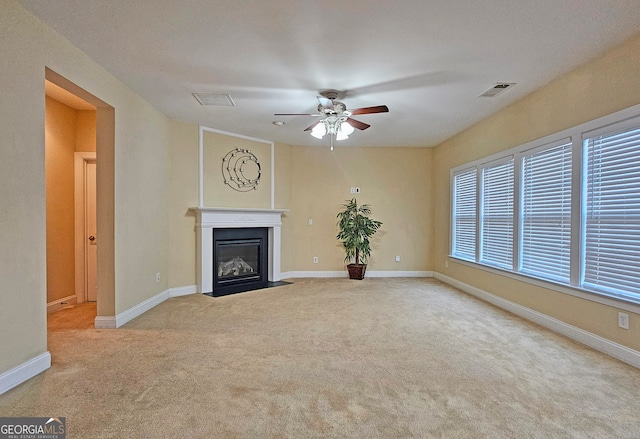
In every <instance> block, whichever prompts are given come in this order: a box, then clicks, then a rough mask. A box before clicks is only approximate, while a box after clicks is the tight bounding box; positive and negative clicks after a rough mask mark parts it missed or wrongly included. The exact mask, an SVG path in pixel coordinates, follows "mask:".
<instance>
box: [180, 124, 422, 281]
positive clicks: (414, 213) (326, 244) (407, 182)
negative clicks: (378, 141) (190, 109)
mask: <svg viewBox="0 0 640 439" xmlns="http://www.w3.org/2000/svg"><path fill="white" fill-rule="evenodd" d="M206 135H210V138H209V139H208V140H207V141H206V142H205V145H210V146H209V148H210V149H211V150H210V151H209V152H208V153H207V152H206V149H205V168H207V167H209V168H210V171H213V172H210V173H211V174H212V175H210V176H208V177H206V178H205V185H206V186H208V187H209V190H210V192H212V193H213V192H215V193H216V195H215V197H214V196H211V197H209V198H207V197H206V196H205V206H207V207H261V208H268V207H269V200H270V198H269V197H270V195H269V193H268V192H267V193H266V194H262V195H261V194H260V193H258V194H257V195H258V196H257V197H256V196H255V195H256V194H253V193H248V194H245V193H239V192H236V191H233V190H232V189H230V188H228V187H226V186H225V185H224V183H223V182H222V179H221V177H220V170H219V168H220V161H221V159H222V157H223V156H224V154H226V152H227V151H228V150H229V149H230V148H231V147H236V146H237V147H241V148H248V149H251V150H252V152H255V153H256V155H257V156H258V155H259V154H260V155H259V159H260V161H261V163H262V166H263V170H265V168H267V171H266V172H264V173H263V181H262V183H261V184H260V186H261V187H262V186H264V189H265V190H267V191H268V190H269V187H270V179H269V177H268V176H269V170H270V169H269V168H270V146H269V145H266V144H260V143H256V142H252V141H247V140H244V139H238V138H235V137H229V136H225V135H220V134H217V133H206ZM213 140H215V142H214V141H213ZM207 142H208V143H207ZM170 144H171V182H172V184H171V197H170V199H171V201H170V214H169V215H170V224H171V233H170V236H171V238H170V242H171V245H170V247H171V249H172V252H171V253H170V270H171V271H170V273H171V274H170V286H171V287H182V286H189V285H194V284H195V283H196V279H195V254H196V238H195V217H194V215H193V214H192V213H191V212H189V208H190V207H194V206H197V204H198V127H197V126H196V125H193V124H188V123H184V122H177V121H172V123H171V142H170ZM220 145H222V146H220ZM230 145H232V146H230ZM431 153H432V151H431V149H428V148H350V147H348V146H346V145H345V146H343V147H341V146H338V147H336V149H335V151H333V152H331V151H330V150H329V148H311V147H300V146H290V145H284V144H275V146H274V164H275V166H274V167H275V175H274V177H275V181H274V188H275V189H274V192H275V197H274V206H275V207H276V208H281V209H290V211H289V212H288V213H286V214H285V215H283V217H282V260H281V269H282V271H283V272H288V271H340V270H344V251H343V249H342V247H341V246H340V243H339V242H338V241H337V240H336V239H335V236H336V234H337V228H336V215H337V213H338V210H339V209H340V206H341V204H342V203H344V202H345V201H346V200H348V199H350V198H351V197H352V196H353V195H351V194H350V192H349V188H350V187H351V186H358V187H360V189H361V193H360V194H358V195H357V199H358V200H359V201H360V202H361V203H368V204H370V205H371V207H372V208H373V213H374V218H376V219H379V220H380V221H382V222H383V223H384V225H383V227H382V229H381V231H380V233H379V234H378V235H377V236H376V237H375V238H374V240H373V253H372V258H371V260H370V268H371V269H372V270H383V271H427V270H430V267H431V261H430V259H429V256H430V251H429V247H430V245H431V241H432V239H433V226H432V219H431V218H432V216H431V210H430V207H429V206H430V204H431V198H432V196H433V194H432V191H433V188H432V185H431V173H432V165H431V162H432V159H431ZM206 172H207V171H205V175H206ZM205 189H206V188H205ZM205 192H206V191H205ZM310 218H311V219H312V220H313V225H312V226H309V225H308V220H309V219H310ZM396 255H398V256H400V257H401V261H400V262H395V256H396ZM314 256H318V259H319V263H318V264H314V263H313V257H314Z"/></svg>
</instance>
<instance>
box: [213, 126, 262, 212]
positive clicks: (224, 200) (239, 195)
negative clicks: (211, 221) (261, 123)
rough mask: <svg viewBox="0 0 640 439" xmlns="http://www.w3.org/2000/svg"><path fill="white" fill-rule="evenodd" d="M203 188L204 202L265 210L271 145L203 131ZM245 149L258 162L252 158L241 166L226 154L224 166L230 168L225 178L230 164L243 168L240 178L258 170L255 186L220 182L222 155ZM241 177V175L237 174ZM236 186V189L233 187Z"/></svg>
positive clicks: (247, 176)
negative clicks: (246, 186)
mask: <svg viewBox="0 0 640 439" xmlns="http://www.w3.org/2000/svg"><path fill="white" fill-rule="evenodd" d="M202 145H203V146H202V149H203V171H204V172H203V189H204V191H203V192H204V197H203V198H204V205H205V206H216V207H255V208H262V209H269V208H270V207H271V144H270V143H264V142H258V141H253V140H248V139H244V138H241V137H235V136H229V135H225V134H220V133H216V132H211V131H204V135H203V141H202ZM236 149H241V150H242V151H244V150H248V151H250V152H251V154H253V155H255V157H256V159H257V160H258V163H259V164H260V171H258V166H257V164H256V163H254V162H252V161H248V162H247V163H245V164H244V165H243V164H242V163H239V162H238V160H237V159H236V158H234V157H229V162H228V163H227V165H225V168H226V167H227V166H228V167H230V168H231V171H230V173H229V174H227V176H228V177H234V176H235V172H232V171H233V169H234V167H235V168H237V169H238V173H239V171H240V167H241V166H244V167H245V174H244V178H246V179H256V178H258V172H260V175H261V176H260V183H259V184H258V185H257V186H254V187H255V189H252V190H249V191H245V190H244V189H243V190H242V191H239V190H236V189H237V186H236V185H234V184H233V183H232V182H231V183H232V184H231V185H227V184H224V176H223V171H222V158H223V157H227V154H228V153H229V152H231V151H233V154H243V155H244V154H245V153H244V152H241V153H238V152H236V151H235V150H236ZM241 177H242V175H241ZM233 188H236V189H233Z"/></svg>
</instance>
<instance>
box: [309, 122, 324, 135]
mask: <svg viewBox="0 0 640 439" xmlns="http://www.w3.org/2000/svg"><path fill="white" fill-rule="evenodd" d="M325 134H327V127H326V126H325V124H324V121H320V122H319V123H318V124H316V126H314V127H313V129H312V130H311V135H312V136H313V137H315V138H316V139H322V138H323V137H324V135H325Z"/></svg>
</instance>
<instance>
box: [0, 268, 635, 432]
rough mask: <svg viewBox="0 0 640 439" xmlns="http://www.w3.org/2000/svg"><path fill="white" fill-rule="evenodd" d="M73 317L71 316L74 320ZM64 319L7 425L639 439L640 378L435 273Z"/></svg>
mask: <svg viewBox="0 0 640 439" xmlns="http://www.w3.org/2000/svg"><path fill="white" fill-rule="evenodd" d="M70 311H72V310H65V311H61V313H63V312H70ZM78 319H79V322H80V324H79V326H80V327H82V329H73V328H71V327H70V326H73V325H69V324H59V325H58V326H57V327H54V326H53V325H52V327H51V329H50V332H49V350H50V352H51V353H52V357H53V365H52V367H51V368H50V369H49V370H47V371H46V372H44V373H43V374H41V375H39V376H38V377H35V378H34V379H32V380H29V381H28V382H27V383H24V384H22V385H20V386H19V387H17V388H15V389H13V390H11V391H9V392H7V393H6V394H4V395H2V396H0V416H65V417H66V418H67V429H68V432H69V433H68V437H69V438H74V439H75V438H429V437H434V438H638V437H640V370H638V369H635V368H633V367H631V366H629V365H626V364H624V363H621V362H619V361H617V360H614V359H611V358H609V357H607V356H605V355H603V354H601V353H598V352H595V351H593V350H590V349H589V348H586V347H583V346H581V345H579V344H577V343H574V342H572V341H570V340H568V339H566V338H564V337H562V336H559V335H556V334H554V333H552V332H549V331H547V330H546V329H544V328H541V327H539V326H536V325H534V324H531V323H529V322H527V321H524V320H522V319H520V318H519V317H516V316H513V315H511V314H508V313H506V312H503V311H501V310H499V309H497V308H494V307H492V306H491V305H488V304H486V303H483V302H481V301H479V300H476V299H475V298H473V297H470V296H468V295H466V294H464V293H461V292H459V291H457V290H455V289H452V288H450V287H448V286H446V285H444V284H441V283H439V282H438V281H435V280H432V279H365V280H363V281H350V280H348V279H296V280H295V281H294V283H293V284H292V285H287V286H281V287H277V288H270V289H265V290H259V291H254V292H249V293H243V294H236V295H233V296H226V297H221V298H210V297H206V296H203V295H191V296H184V297H178V298H174V299H170V300H168V301H166V302H164V303H162V304H160V305H159V306H157V307H156V308H154V309H152V310H151V311H148V312H147V313H145V314H144V315H142V316H140V317H138V318H136V319H135V320H133V321H132V322H130V323H128V324H127V325H125V326H124V327H122V328H120V329H118V330H95V329H86V322H84V323H83V320H82V319H81V318H78Z"/></svg>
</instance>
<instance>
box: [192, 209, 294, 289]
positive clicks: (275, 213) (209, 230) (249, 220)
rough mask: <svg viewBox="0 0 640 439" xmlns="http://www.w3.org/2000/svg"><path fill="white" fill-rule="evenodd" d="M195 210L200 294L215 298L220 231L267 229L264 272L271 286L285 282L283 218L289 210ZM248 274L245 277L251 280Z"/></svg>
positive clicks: (262, 268)
mask: <svg viewBox="0 0 640 439" xmlns="http://www.w3.org/2000/svg"><path fill="white" fill-rule="evenodd" d="M191 210H193V211H194V212H195V213H196V218H197V220H196V232H197V240H196V244H197V255H196V256H197V260H196V268H197V281H198V285H197V288H198V292H199V293H203V294H213V289H214V286H213V284H214V277H215V276H217V273H218V263H219V262H218V261H215V260H214V255H213V253H214V239H213V234H214V232H217V231H218V230H220V229H255V228H262V229H266V231H267V240H266V245H265V246H264V247H265V249H266V250H265V251H266V253H267V256H266V258H265V262H264V263H263V265H262V266H261V267H260V269H261V271H262V273H264V275H265V276H266V279H267V282H272V283H273V282H279V281H280V280H281V274H280V234H281V230H280V229H281V227H282V220H281V216H282V215H283V214H284V213H286V212H288V210H287V209H256V208H229V207H193V208H192V209H191ZM214 265H215V267H214ZM248 273H249V272H246V273H245V274H247V276H250V275H249V274H248ZM222 277H224V274H223V276H222Z"/></svg>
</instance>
